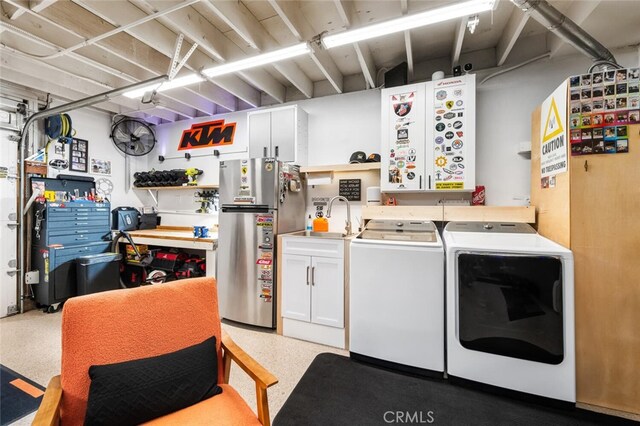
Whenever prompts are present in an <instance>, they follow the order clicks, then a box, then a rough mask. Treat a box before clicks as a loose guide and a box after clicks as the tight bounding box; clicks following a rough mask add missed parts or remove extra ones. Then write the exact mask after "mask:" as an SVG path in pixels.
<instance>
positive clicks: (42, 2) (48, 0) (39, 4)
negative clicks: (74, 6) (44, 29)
mask: <svg viewBox="0 0 640 426" xmlns="http://www.w3.org/2000/svg"><path fill="white" fill-rule="evenodd" d="M57 1H58V0H29V7H30V8H31V10H32V11H34V12H35V13H40V12H42V11H43V10H45V9H46V8H48V7H49V6H51V5H52V4H54V3H55V2H57Z"/></svg>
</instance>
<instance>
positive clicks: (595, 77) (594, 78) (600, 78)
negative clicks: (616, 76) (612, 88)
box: [591, 72, 604, 86]
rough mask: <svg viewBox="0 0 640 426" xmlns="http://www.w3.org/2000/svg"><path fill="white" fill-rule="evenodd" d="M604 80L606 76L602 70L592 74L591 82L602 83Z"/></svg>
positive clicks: (594, 83)
mask: <svg viewBox="0 0 640 426" xmlns="http://www.w3.org/2000/svg"><path fill="white" fill-rule="evenodd" d="M603 82H604V77H603V76H602V73H601V72H598V73H595V74H593V75H592V76H591V84H593V85H594V86H595V85H597V84H602V83H603Z"/></svg>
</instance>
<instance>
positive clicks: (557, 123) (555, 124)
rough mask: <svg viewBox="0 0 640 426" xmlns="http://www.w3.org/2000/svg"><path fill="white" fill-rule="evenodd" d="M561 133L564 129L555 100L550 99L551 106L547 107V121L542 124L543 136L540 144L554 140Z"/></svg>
mask: <svg viewBox="0 0 640 426" xmlns="http://www.w3.org/2000/svg"><path fill="white" fill-rule="evenodd" d="M552 113H553V114H552ZM563 132H564V129H563V128H562V120H561V119H560V114H559V113H558V107H557V106H556V100H555V98H551V105H550V106H549V112H548V113H547V120H546V122H545V124H544V136H543V137H542V142H547V141H548V140H549V139H551V138H554V137H556V136H558V135H559V134H561V133H563Z"/></svg>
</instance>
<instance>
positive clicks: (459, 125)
mask: <svg viewBox="0 0 640 426" xmlns="http://www.w3.org/2000/svg"><path fill="white" fill-rule="evenodd" d="M453 128H454V129H461V128H462V121H456V122H455V123H453Z"/></svg>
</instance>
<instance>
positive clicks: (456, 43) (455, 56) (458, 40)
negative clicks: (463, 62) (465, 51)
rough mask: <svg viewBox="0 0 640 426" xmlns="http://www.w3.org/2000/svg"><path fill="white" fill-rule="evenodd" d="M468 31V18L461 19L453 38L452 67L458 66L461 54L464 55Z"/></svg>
mask: <svg viewBox="0 0 640 426" xmlns="http://www.w3.org/2000/svg"><path fill="white" fill-rule="evenodd" d="M466 30H467V18H466V17H465V18H462V19H460V22H458V25H457V26H456V33H455V35H454V37H453V47H452V48H451V66H452V67H454V66H456V65H458V62H459V61H460V53H462V42H463V41H464V35H465V33H466Z"/></svg>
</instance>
